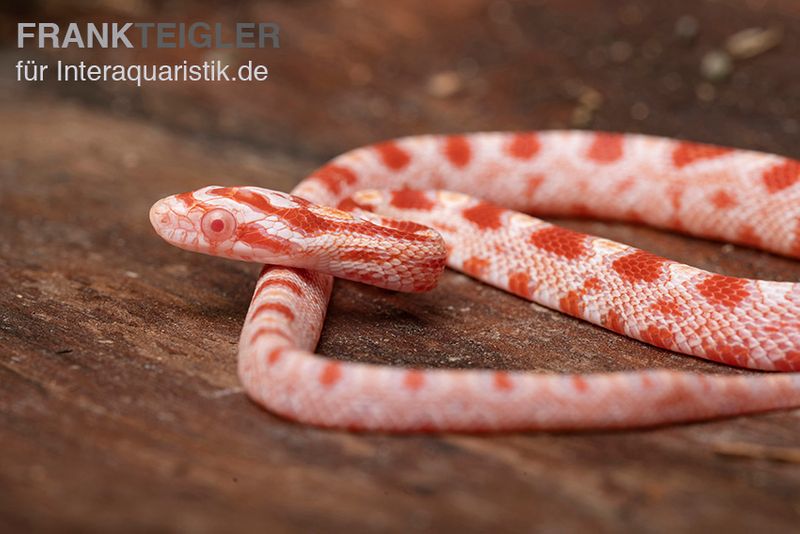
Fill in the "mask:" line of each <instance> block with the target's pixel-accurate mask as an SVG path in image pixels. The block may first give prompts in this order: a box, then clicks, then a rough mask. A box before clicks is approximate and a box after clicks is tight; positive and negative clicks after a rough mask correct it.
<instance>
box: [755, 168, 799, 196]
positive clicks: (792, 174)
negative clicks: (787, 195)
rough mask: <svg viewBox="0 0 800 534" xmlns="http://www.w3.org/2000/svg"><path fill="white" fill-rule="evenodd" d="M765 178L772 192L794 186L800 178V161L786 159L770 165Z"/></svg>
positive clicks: (765, 183)
mask: <svg viewBox="0 0 800 534" xmlns="http://www.w3.org/2000/svg"><path fill="white" fill-rule="evenodd" d="M763 180H764V186H765V187H766V188H767V191H769V192H770V193H777V192H778V191H781V190H783V189H786V188H787V187H791V186H793V185H794V184H795V183H797V181H798V180H800V161H793V160H786V161H785V162H783V163H778V164H777V165H774V166H772V167H770V168H769V169H767V170H766V172H764V175H763Z"/></svg>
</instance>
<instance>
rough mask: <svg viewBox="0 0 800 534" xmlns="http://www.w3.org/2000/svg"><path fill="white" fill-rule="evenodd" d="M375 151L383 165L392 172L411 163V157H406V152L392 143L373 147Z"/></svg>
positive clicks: (388, 142)
mask: <svg viewBox="0 0 800 534" xmlns="http://www.w3.org/2000/svg"><path fill="white" fill-rule="evenodd" d="M375 150H377V151H378V154H379V155H380V157H381V161H383V164H384V165H386V166H387V167H389V168H390V169H392V170H393V171H399V170H400V169H402V168H404V167H405V166H406V165H408V164H409V163H410V162H411V156H409V155H408V152H406V151H405V150H403V149H402V148H400V147H399V146H397V145H396V144H395V143H393V142H392V141H387V142H385V143H379V144H377V145H375Z"/></svg>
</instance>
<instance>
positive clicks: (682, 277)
mask: <svg viewBox="0 0 800 534" xmlns="http://www.w3.org/2000/svg"><path fill="white" fill-rule="evenodd" d="M798 182H800V162H797V161H794V160H790V159H786V158H783V157H779V156H775V155H770V154H763V153H757V152H751V151H744V150H735V149H729V148H722V147H717V146H711V145H701V144H696V143H689V142H683V141H677V140H671V139H664V138H656V137H649V136H643V135H630V134H609V133H592V132H576V131H548V132H530V133H478V134H470V135H463V136H461V135H457V136H419V137H409V138H403V139H398V140H394V141H389V142H384V143H380V144H377V145H373V146H369V147H364V148H359V149H356V150H353V151H351V152H348V153H346V154H343V155H341V156H339V157H337V158H335V159H334V160H333V161H331V162H330V163H329V164H327V165H325V166H324V167H322V168H320V169H318V170H317V171H316V172H314V173H313V174H312V175H311V176H309V177H308V178H306V179H305V180H303V181H302V182H301V183H300V184H299V185H298V186H297V187H296V188H295V189H294V190H293V192H292V195H288V194H285V193H280V192H276V191H270V190H266V189H261V188H256V187H217V186H211V187H206V188H203V189H200V190H198V191H195V192H192V193H183V194H180V195H174V196H172V197H167V198H165V199H163V200H160V201H159V202H157V203H156V204H155V205H154V206H153V208H152V210H151V212H150V219H151V222H152V224H153V226H154V227H155V229H156V230H157V232H158V233H159V234H160V235H161V236H162V237H163V238H165V239H166V240H167V241H169V242H170V243H172V244H175V245H177V246H179V247H182V248H185V249H189V250H194V251H199V252H204V253H209V254H214V255H219V256H224V257H229V258H233V259H239V260H245V261H255V262H261V263H266V264H268V265H267V266H265V268H264V270H263V271H262V274H261V276H260V277H259V280H258V282H257V285H256V290H255V294H254V296H253V300H252V303H251V305H250V309H249V311H248V314H247V318H246V319H245V324H244V327H243V329H242V335H241V340H240V345H239V375H240V378H241V380H242V383H243V384H244V387H245V390H246V391H247V393H248V394H249V395H250V397H251V398H253V399H254V400H256V401H257V402H259V403H261V404H262V405H264V406H265V407H266V408H268V409H269V410H271V411H273V412H275V413H278V414H280V415H282V416H284V417H287V418H290V419H293V420H297V421H301V422H305V423H310V424H315V425H320V426H327V427H337V428H347V429H358V430H382V431H398V432H408V431H500V430H534V429H582V428H621V427H637V426H651V425H658V424H665V423H670V422H678V421H690V420H701V419H708V418H714V417H722V416H730V415H736V414H743V413H751V412H758V411H766V410H773V409H781V408H788V407H794V406H800V374H797V373H794V372H791V371H798V370H800V284H795V283H787V282H768V281H762V280H749V279H741V278H733V277H729V276H723V275H719V274H712V273H709V272H706V271H703V270H700V269H697V268H694V267H690V266H687V265H682V264H680V263H676V262H673V261H669V260H666V259H663V258H660V257H658V256H655V255H653V254H650V253H647V252H644V251H641V250H637V249H635V248H633V247H629V246H626V245H622V244H619V243H615V242H612V241H609V240H607V239H601V238H597V237H591V236H588V235H584V234H580V233H577V232H574V231H571V230H567V229H563V228H559V227H557V226H554V225H552V224H549V223H547V222H544V221H542V220H539V219H535V218H533V217H531V216H529V215H525V214H523V213H519V212H527V213H535V214H538V215H581V216H590V217H597V218H603V219H615V220H623V221H635V222H641V223H644V224H648V225H651V226H656V227H660V228H667V229H673V230H677V231H681V232H685V233H688V234H691V235H695V236H702V237H707V238H712V239H718V240H722V241H728V242H733V243H740V244H744V245H749V246H754V247H757V248H760V249H763V250H767V251H770V252H774V253H778V254H782V255H786V256H791V257H800V185H799V184H798ZM467 195H475V196H476V197H479V198H480V199H478V198H473V197H470V196H467ZM501 206H502V207H501ZM512 210H515V211H512ZM432 229H435V230H432ZM445 261H446V262H447V265H449V266H450V267H451V268H453V269H457V270H459V271H462V272H464V273H467V274H469V275H471V276H473V277H475V278H477V279H479V280H482V281H484V282H486V283H488V284H491V285H493V286H496V287H498V288H500V289H504V290H506V291H510V292H512V293H514V294H516V295H519V296H520V297H523V298H526V299H529V300H532V301H534V302H537V303H539V304H542V305H544V306H547V307H550V308H553V309H557V310H561V311H563V312H565V313H568V314H570V315H573V316H575V317H579V318H582V319H584V320H587V321H590V322H592V323H594V324H597V325H602V326H604V327H605V328H608V329H610V330H613V331H615V332H618V333H620V334H623V335H626V336H629V337H632V338H635V339H638V340H641V341H644V342H647V343H650V344H653V345H656V346H659V347H663V348H667V349H670V350H673V351H677V352H682V353H685V354H690V355H693V356H697V357H700V358H706V359H709V360H714V361H718V362H723V363H726V364H730V365H735V366H740V367H747V368H752V369H760V370H764V371H789V372H786V373H753V374H739V375H707V374H697V373H689V372H679V371H671V370H648V371H631V372H617V373H597V374H588V375H558V374H545V373H533V372H524V371H496V370H484V369H480V370H473V369H470V370H467V369H409V368H402V367H393V366H381V365H371V364H362V363H353V362H345V361H338V360H331V359H328V358H325V357H321V356H318V355H315V354H314V353H313V350H314V347H315V346H316V343H317V340H318V338H319V334H320V331H321V329H322V324H323V320H324V316H325V311H326V307H327V303H328V297H329V295H330V291H331V286H332V275H333V276H338V277H342V278H347V279H351V280H358V281H362V282H366V283H371V284H374V285H378V286H381V287H384V288H388V289H396V290H401V291H424V290H428V289H431V288H432V287H433V286H434V285H435V283H436V280H437V278H438V276H439V274H440V273H441V271H442V269H443V268H444V265H445Z"/></svg>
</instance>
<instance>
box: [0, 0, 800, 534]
mask: <svg viewBox="0 0 800 534" xmlns="http://www.w3.org/2000/svg"><path fill="white" fill-rule="evenodd" d="M656 4H658V5H656ZM37 5H38V6H39V9H41V10H42V11H37V10H36V9H37ZM155 5H158V4H156V3H153V4H149V3H140V2H127V1H122V0H120V1H113V2H112V1H111V0H108V1H95V2H85V3H82V2H61V1H56V0H53V1H51V2H46V3H40V4H35V3H30V4H29V3H23V2H19V3H16V4H12V8H9V9H8V10H7V11H5V12H4V13H2V15H0V22H2V25H0V28H2V31H3V34H2V35H3V39H4V41H3V42H4V44H5V48H3V50H2V56H3V58H4V68H3V70H2V73H0V76H2V78H0V83H2V86H0V88H1V89H2V91H0V95H1V96H0V124H2V128H0V270H1V272H2V276H0V303H2V306H0V363H1V364H2V365H0V447H1V450H2V454H0V530H2V531H8V532H18V531H23V530H39V531H56V530H72V531H76V530H77V531H87V530H89V531H102V532H108V531H112V530H114V531H116V530H123V531H141V530H147V531H183V532H222V531H225V532H229V531H258V532H264V531H267V530H269V531H275V532H281V531H303V530H315V531H321V530H353V531H367V530H371V531H374V530H379V529H380V530H387V531H397V532H410V531H455V530H456V529H459V530H462V531H476V532H477V531H486V530H494V531H498V530H499V531H532V530H535V531H555V532H569V531H580V530H587V529H591V531H596V532H611V531H620V530H631V531H636V532H675V531H676V530H682V531H694V532H707V531H709V529H710V528H712V527H713V528H715V529H716V530H717V531H719V530H723V529H724V530H725V531H727V532H753V531H765V532H766V531H771V532H778V531H796V529H797V525H798V524H800V523H799V521H800V465H798V463H792V462H779V461H776V459H775V458H773V459H770V458H769V457H770V455H773V456H774V455H775V451H776V449H774V447H788V448H792V447H796V446H798V441H799V440H800V419H798V415H799V413H798V412H797V411H794V412H783V413H773V414H768V415H760V416H754V417H743V418H737V419H732V420H727V421H720V422H712V423H705V424H695V425H684V426H674V427H670V428H663V429H656V430H647V431H628V432H608V433H606V432H593V433H582V434H544V433H538V434H534V433H531V434H511V435H500V436H463V435H441V436H411V437H390V436H383V435H369V434H367V435H363V434H362V435H356V434H348V433H341V432H331V431H321V430H317V429H314V428H309V427H304V426H298V425H295V424H292V423H289V422H286V421H283V420H281V419H279V418H276V417H274V416H272V415H270V414H269V413H267V412H265V411H263V410H261V409H260V408H258V407H257V406H256V405H255V404H253V403H251V402H250V401H248V399H247V398H246V397H245V395H244V394H243V393H242V391H241V389H240V388H239V385H238V382H237V378H236V374H235V369H236V364H235V353H236V343H237V337H238V334H239V329H240V326H241V322H242V319H243V317H244V314H245V311H246V309H247V305H248V301H249V298H250V293H251V291H252V288H253V284H254V279H255V275H256V273H257V271H258V267H257V266H255V265H248V264H239V263H233V262H227V261H223V260H218V259H215V258H210V257H204V256H199V255H193V254H190V253H187V252H183V251H180V250H177V249H175V248H171V247H169V246H167V245H166V244H165V243H163V242H162V241H161V240H160V239H158V238H157V237H156V236H155V234H154V232H153V231H152V229H151V228H150V226H149V223H148V219H147V210H148V208H149V206H150V204H151V203H152V202H153V201H154V200H156V199H158V198H160V197H162V196H165V195H167V194H171V193H175V192H179V191H185V190H189V189H194V188H197V187H200V186H203V185H207V184H209V183H219V184H254V185H261V186H269V187H273V188H277V189H284V190H286V189H289V188H290V187H291V186H292V184H294V183H295V182H296V181H297V180H299V179H300V178H301V177H303V176H304V175H306V174H308V173H309V172H310V171H311V170H312V169H314V168H315V167H316V166H318V165H320V164H322V163H323V162H325V161H326V160H327V159H328V158H330V157H332V156H334V155H336V154H337V153H340V152H342V151H345V150H347V149H350V148H353V147H355V146H358V145H360V144H364V143H369V142H374V141H376V140H378V139H382V138H388V137H394V136H399V135H405V134H413V133H427V132H457V131H470V130H495V129H496V130H504V129H541V128H565V127H585V128H592V129H606V130H618V131H637V132H646V133H651V134H659V135H669V136H674V137H682V138H687V139H693V140H697V141H707V142H715V143H718V144H724V145H730V146H736V147H743V148H753V149H763V150H767V151H770V152H774V153H779V154H784V155H787V156H792V157H796V158H800V145H799V144H798V139H799V138H800V123H798V119H800V76H799V75H798V69H797V51H798V50H799V49H800V4H798V3H797V2H794V1H790V0H783V1H774V2H769V1H766V0H727V1H716V2H712V1H707V2H695V1H694V0H680V1H675V2H658V3H656V2H645V1H640V2H637V1H631V2H614V1H612V2H602V3H601V2H589V1H587V0H567V1H563V2H553V3H552V4H549V3H547V2H543V1H532V2H526V3H522V2H520V3H506V2H502V1H493V2H488V3H487V2H482V1H477V0H469V1H461V2H450V3H445V2H441V3H439V2H430V1H422V0H414V1H411V2H392V1H386V2H366V1H362V2H358V1H355V0H348V1H340V2H303V3H299V2H297V3H295V2H281V3H274V4H267V5H261V4H256V3H255V2H253V3H246V2H245V3H240V4H239V5H238V6H235V7H227V8H223V7H217V5H216V3H212V2H205V3H204V2H200V3H192V4H189V3H188V2H187V3H184V2H182V1H177V2H170V3H167V4H165V7H163V8H160V9H158V10H156V9H155V8H154V7H148V6H155ZM601 7H602V9H601ZM142 10H143V11H142ZM687 16H688V17H689V18H688V19H687V18H686V17H687ZM113 17H116V19H119V20H130V19H133V18H139V19H140V20H157V21H168V20H220V21H223V22H225V21H228V22H230V21H235V20H274V21H276V22H278V23H280V24H281V27H282V32H283V35H284V41H283V47H282V48H281V49H280V50H277V51H266V52H262V53H254V52H252V51H248V52H247V53H240V54H239V55H238V56H237V55H236V53H233V56H234V57H230V58H229V59H230V60H232V61H239V60H243V59H244V60H246V59H251V58H252V59H256V60H259V61H262V62H264V63H267V64H268V65H270V67H271V79H270V80H269V81H268V82H267V83H265V84H260V85H259V84H229V85H224V84H222V85H220V84H157V85H151V86H147V87H144V88H142V89H137V88H135V87H131V86H128V85H123V84H111V83H108V84H69V85H68V84H56V83H45V84H28V85H23V84H19V83H16V82H14V81H13V80H12V78H11V76H12V75H13V68H12V67H11V65H12V60H13V59H16V58H18V57H39V58H41V59H43V60H50V61H53V60H55V59H69V60H73V61H75V60H80V59H85V60H87V61H96V62H110V61H122V60H125V61H138V62H162V63H163V62H170V61H176V60H177V61H179V60H182V59H184V58H187V57H188V58H189V59H195V60H196V59H198V58H199V57H200V56H201V54H200V52H197V51H185V52H180V51H178V52H176V51H170V52H167V51H162V52H158V51H154V50H150V51H147V52H137V53H134V54H129V53H118V54H117V55H114V54H113V53H111V52H103V51H100V50H94V51H89V50H86V51H79V52H76V51H62V52H60V53H55V52H52V51H50V52H44V53H40V54H39V53H37V54H34V53H33V52H32V53H31V54H33V56H31V54H26V53H22V54H20V53H19V51H17V50H16V49H14V48H12V44H13V37H14V36H13V23H14V22H16V21H17V20H26V19H29V20H30V19H39V20H56V21H69V20H90V19H91V20H112V19H113ZM681 17H684V18H683V19H681ZM679 20H680V21H682V22H678V21H679ZM687 21H688V23H687ZM692 22H695V23H696V26H697V33H696V35H695V36H693V37H692V36H691V35H690V34H691V33H692V32H691V31H687V29H688V30H691V26H692ZM676 24H677V26H678V29H677V30H676ZM754 26H763V27H770V26H778V27H781V28H783V37H782V39H781V42H780V44H779V45H778V46H777V47H776V48H774V49H772V50H769V51H767V52H765V53H763V54H761V55H758V56H757V57H754V58H752V59H748V60H740V61H736V62H734V64H733V67H732V72H730V73H729V74H728V76H727V77H726V78H724V79H722V80H720V81H715V82H711V81H708V80H706V79H705V78H704V77H703V76H704V74H703V69H702V68H701V63H702V60H703V57H704V56H705V55H706V54H707V53H708V52H709V51H711V50H713V49H715V48H720V47H722V46H723V45H724V42H725V39H726V38H728V37H729V36H730V35H732V34H734V33H735V32H737V31H739V30H742V29H746V28H749V27H754ZM181 54H185V55H181ZM120 58H122V59H120ZM706 74H708V73H706ZM565 224H567V225H568V226H570V227H572V228H577V229H580V230H583V231H587V232H591V233H597V234H601V235H604V236H609V237H611V238H615V239H619V240H622V241H625V242H628V243H631V244H634V245H637V246H640V247H642V248H645V249H647V250H650V251H653V252H656V253H659V254H662V255H666V256H669V257H671V258H675V259H678V260H682V261H685V262H688V263H690V264H692V265H696V266H699V267H702V268H706V269H710V270H715V271H719V272H723V273H725V274H733V275H739V276H751V277H759V278H769V279H775V280H798V278H800V264H798V263H796V262H793V261H789V260H786V259H782V258H778V257H774V256H769V255H767V254H761V253H758V252H755V251H750V250H746V249H742V248H739V247H732V246H723V245H720V244H716V243H711V242H703V241H699V240H694V239H688V238H685V237H681V236H676V235H671V234H665V233H662V232H657V231H653V230H648V229H644V228H640V227H636V226H632V225H624V224H614V223H603V222H589V221H565ZM319 350H320V351H321V352H322V354H325V355H327V356H330V357H338V358H346V359H356V360H361V361H372V362H385V363H391V364H395V365H426V366H455V367H493V368H504V369H539V370H544V371H553V372H560V371H593V370H622V369H637V368H644V367H651V366H663V367H669V368H676V369H693V370H698V371H708V372H737V371H734V370H731V369H728V368H723V367H721V366H717V365H713V364H709V363H706V362H703V361H700V360H696V359H692V358H689V357H684V356H679V355H675V354H671V353H668V352H665V351H663V350H658V349H655V348H652V347H649V346H645V345H643V344H642V343H638V342H636V341H632V340H629V339H625V338H623V337H620V336H618V335H615V334H613V333H610V332H607V331H604V330H601V329H599V328H596V327H593V326H591V325H587V324H584V323H582V322H580V321H577V320H575V319H572V318H569V317H565V316H563V315H561V314H559V313H555V312H551V311H548V310H546V309H543V308H541V307H539V306H536V305H532V304H529V303H526V302H524V301H522V300H520V299H517V298H515V297H513V296H510V295H506V294H502V293H500V292H498V291H496V290H494V289H491V288H488V287H486V286H482V285H480V284H478V283H476V282H474V281H472V280H469V279H468V278H466V277H464V276H461V275H458V274H455V273H448V274H447V275H446V277H445V278H444V280H443V282H442V284H441V286H440V287H439V288H437V289H436V290H434V291H433V292H431V293H429V294H425V295H400V294H393V293H390V292H387V291H382V290H377V289H373V288H368V287H363V286H360V285H356V284H352V283H342V282H337V285H336V288H335V290H334V296H333V300H332V306H331V309H330V313H329V317H328V320H327V323H326V327H325V330H324V332H323V337H322V340H321V343H320V347H319ZM754 444H755V445H759V446H764V447H766V449H756V450H751V448H745V451H744V452H745V453H747V454H746V455H748V456H756V457H758V456H766V458H752V457H751V458H740V457H734V456H730V455H726V454H722V452H724V451H725V450H729V449H731V448H732V447H733V448H739V449H741V448H742V447H745V446H749V445H754ZM784 453H786V451H784ZM787 454H788V455H787ZM784 456H785V458H784V459H789V460H791V458H792V456H791V451H789V453H786V454H784ZM268 527H269V528H268Z"/></svg>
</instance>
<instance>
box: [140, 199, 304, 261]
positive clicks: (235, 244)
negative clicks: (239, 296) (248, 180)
mask: <svg viewBox="0 0 800 534" xmlns="http://www.w3.org/2000/svg"><path fill="white" fill-rule="evenodd" d="M292 198H293V197H291V196H290V195H287V194H285V193H281V192H278V191H270V190H267V189H260V188H255V187H221V186H213V185H212V186H208V187H204V188H202V189H198V190H196V191H193V192H188V193H181V194H178V195H172V196H169V197H166V198H163V199H161V200H159V201H158V202H156V203H155V204H153V207H152V208H150V223H151V224H152V225H153V228H155V230H156V233H158V235H160V236H161V237H162V238H163V239H164V240H165V241H167V242H168V243H170V244H171V245H174V246H176V247H179V248H182V249H185V250H190V251H192V252H200V253H203V254H210V255H212V256H221V257H225V258H229V259H235V260H243V261H258V262H262V263H276V264H282V265H290V264H291V262H292V259H293V258H296V257H297V255H298V254H300V253H301V252H302V250H301V249H302V247H301V246H300V245H298V244H297V243H298V241H297V240H293V239H291V237H292V229H291V227H290V225H289V224H287V223H286V222H285V218H284V217H282V214H281V212H282V210H286V209H288V208H290V207H293V205H292V204H291V203H292V202H293V201H292Z"/></svg>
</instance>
